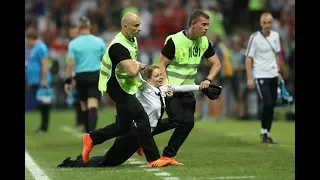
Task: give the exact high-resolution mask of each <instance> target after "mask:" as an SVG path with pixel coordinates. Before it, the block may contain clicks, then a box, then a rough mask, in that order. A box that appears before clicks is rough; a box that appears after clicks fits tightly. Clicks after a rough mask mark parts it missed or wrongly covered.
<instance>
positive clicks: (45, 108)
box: [39, 105, 50, 131]
mask: <svg viewBox="0 0 320 180" xmlns="http://www.w3.org/2000/svg"><path fill="white" fill-rule="evenodd" d="M39 109H40V114H41V126H40V129H41V130H42V131H47V130H48V124H49V114H50V106H49V105H40V107H39Z"/></svg>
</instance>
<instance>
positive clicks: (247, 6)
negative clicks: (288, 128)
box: [25, 0, 295, 119]
mask: <svg viewBox="0 0 320 180" xmlns="http://www.w3.org/2000/svg"><path fill="white" fill-rule="evenodd" d="M294 8H295V2H294V0H26V1H25V15H26V16H25V17H26V19H25V27H26V28H28V27H34V28H36V29H37V30H38V32H39V33H40V36H41V38H42V39H43V41H44V42H45V43H46V44H47V45H48V47H49V52H50V60H51V61H52V63H51V71H52V75H53V83H52V84H53V85H52V86H53V89H54V90H55V94H56V95H55V97H56V101H55V107H56V108H65V107H66V105H65V104H66V103H65V100H66V94H65V92H64V90H63V82H64V77H65V64H66V60H65V57H66V53H67V49H68V43H69V41H70V38H69V34H68V29H69V27H70V26H71V25H72V24H75V22H76V21H77V20H78V19H79V17H81V16H87V17H89V19H90V21H91V22H92V24H93V25H92V33H93V34H95V35H97V36H100V37H102V38H103V39H104V41H105V43H106V45H108V43H110V41H111V40H112V37H114V36H115V34H116V33H117V32H119V29H120V22H121V21H120V19H121V17H122V16H123V15H124V14H125V13H127V12H133V13H136V14H138V15H139V16H140V17H141V22H142V24H141V26H142V31H141V33H140V34H139V37H138V42H139V52H138V60H139V61H141V62H142V63H145V64H157V62H158V58H159V53H160V49H161V47H162V46H163V44H164V41H165V37H166V36H167V35H169V34H172V33H175V32H178V31H180V30H183V29H186V27H187V21H188V20H187V17H188V16H189V14H190V13H191V12H192V11H193V10H195V9H203V10H206V11H207V12H208V13H209V15H210V27H209V30H208V31H209V32H208V33H207V36H208V38H209V39H210V40H211V42H212V43H213V45H214V49H215V52H216V54H217V55H218V56H219V59H220V61H221V63H222V71H221V73H220V74H219V77H218V78H216V79H215V80H214V83H215V84H217V85H221V86H222V87H223V88H224V90H223V93H222V96H221V98H220V99H219V100H216V101H209V100H208V99H206V98H205V97H203V96H201V95H199V96H198V97H197V99H198V101H197V109H198V110H197V112H198V115H199V118H204V119H220V118H223V117H226V116H228V117H236V118H256V115H257V112H258V105H257V104H258V96H257V94H256V91H248V90H247V88H246V75H245V66H244V64H245V55H244V52H245V49H246V47H247V43H248V39H249V35H250V34H251V33H253V32H254V31H257V30H259V26H260V25H259V18H260V15H261V13H262V12H265V11H269V12H272V15H273V17H274V21H273V29H274V30H275V31H277V32H279V34H280V39H281V62H282V64H281V69H282V72H283V74H282V75H283V77H284V79H285V83H286V86H287V90H288V92H289V93H290V94H292V95H293V97H294V78H295V77H294V61H295V11H294ZM27 53H28V52H27V49H26V54H27ZM26 57H27V56H26ZM26 61H27V59H26ZM209 70H210V66H209V64H208V63H207V62H206V61H203V63H202V66H201V67H200V68H199V69H198V76H197V82H196V83H200V82H201V81H202V80H203V79H204V78H205V77H204V76H205V75H206V74H207V73H208V71H209ZM27 95H28V92H27V91H26V97H27ZM102 105H109V106H112V105H113V103H112V101H111V100H110V99H109V98H108V96H106V97H104V98H103V102H102ZM26 108H28V109H32V108H33V107H32V103H29V104H28V105H27V107H26ZM209 117H210V118H209Z"/></svg>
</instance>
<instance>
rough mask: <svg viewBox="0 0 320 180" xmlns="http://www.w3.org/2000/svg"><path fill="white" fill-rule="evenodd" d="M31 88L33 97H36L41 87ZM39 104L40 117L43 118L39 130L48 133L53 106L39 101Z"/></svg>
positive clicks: (32, 86)
mask: <svg viewBox="0 0 320 180" xmlns="http://www.w3.org/2000/svg"><path fill="white" fill-rule="evenodd" d="M30 88H31V92H32V95H33V97H36V94H37V91H38V89H39V88H40V85H31V87H30ZM37 103H38V104H37V108H38V110H39V111H40V116H41V124H40V127H39V129H38V130H42V131H48V126H49V116H50V109H51V105H47V104H42V103H40V102H38V101H37Z"/></svg>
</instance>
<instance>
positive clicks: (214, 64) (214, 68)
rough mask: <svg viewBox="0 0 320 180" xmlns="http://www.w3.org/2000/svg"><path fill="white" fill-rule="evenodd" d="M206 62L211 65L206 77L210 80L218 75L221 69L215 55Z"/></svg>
mask: <svg viewBox="0 0 320 180" xmlns="http://www.w3.org/2000/svg"><path fill="white" fill-rule="evenodd" d="M208 60H209V62H210V63H212V65H211V69H210V72H209V74H208V76H207V77H208V78H209V79H211V80H212V79H213V78H214V77H216V75H217V74H218V73H219V71H220V69H221V63H220V60H219V58H218V56H217V55H216V54H215V55H213V56H211V57H209V58H208Z"/></svg>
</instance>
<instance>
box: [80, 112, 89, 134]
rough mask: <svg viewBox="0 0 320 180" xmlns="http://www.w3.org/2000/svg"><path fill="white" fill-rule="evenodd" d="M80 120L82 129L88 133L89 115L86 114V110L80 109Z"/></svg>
mask: <svg viewBox="0 0 320 180" xmlns="http://www.w3.org/2000/svg"><path fill="white" fill-rule="evenodd" d="M80 118H81V121H82V122H83V125H84V129H85V131H86V132H87V133H88V132H89V116H88V110H85V111H81V113H80Z"/></svg>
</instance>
